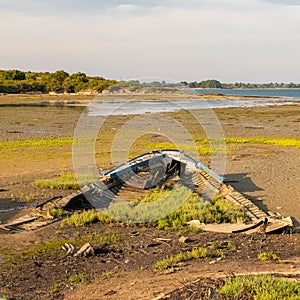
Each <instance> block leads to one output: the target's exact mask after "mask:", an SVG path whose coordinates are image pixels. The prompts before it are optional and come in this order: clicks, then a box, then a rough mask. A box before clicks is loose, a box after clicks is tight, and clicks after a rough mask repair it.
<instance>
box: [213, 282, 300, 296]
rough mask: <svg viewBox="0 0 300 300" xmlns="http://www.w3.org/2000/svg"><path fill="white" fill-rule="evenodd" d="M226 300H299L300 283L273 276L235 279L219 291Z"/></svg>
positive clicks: (226, 283)
mask: <svg viewBox="0 0 300 300" xmlns="http://www.w3.org/2000/svg"><path fill="white" fill-rule="evenodd" d="M218 292H219V293H220V294H222V295H224V296H225V297H226V299H254V300H274V299H299V298H300V282H299V281H292V280H288V279H279V278H276V277H273V276H250V277H240V276H239V277H234V278H230V279H226V280H225V285H224V286H223V287H222V288H220V289H219V291H218Z"/></svg>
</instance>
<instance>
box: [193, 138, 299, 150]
mask: <svg viewBox="0 0 300 300" xmlns="http://www.w3.org/2000/svg"><path fill="white" fill-rule="evenodd" d="M194 141H195V142H197V143H201V144H209V143H212V144H217V143H218V140H211V141H210V140H208V139H205V138H197V139H195V140H194ZM222 142H225V143H226V144H266V145H274V146H283V147H296V148H300V139H292V138H290V139H285V138H264V137H254V138H225V139H224V141H223V140H222Z"/></svg>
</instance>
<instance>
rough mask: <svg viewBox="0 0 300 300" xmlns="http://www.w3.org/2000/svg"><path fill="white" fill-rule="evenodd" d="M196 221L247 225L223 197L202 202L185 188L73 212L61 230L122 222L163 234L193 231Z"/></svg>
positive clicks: (232, 205) (154, 192)
mask: <svg viewBox="0 0 300 300" xmlns="http://www.w3.org/2000/svg"><path fill="white" fill-rule="evenodd" d="M194 219H197V220H199V221H200V222H202V223H245V222H247V221H249V218H248V216H247V215H246V214H245V212H244V211H243V209H242V208H241V207H240V206H237V205H235V204H233V203H231V202H229V201H228V200H226V199H223V198H222V197H214V198H213V199H212V201H211V202H208V201H204V200H203V199H202V198H201V197H200V196H199V195H198V194H197V193H191V191H190V190H189V189H187V188H185V187H177V188H169V189H168V190H166V191H160V189H158V188H156V189H154V190H153V191H152V192H150V193H148V194H147V195H146V196H145V197H144V198H139V199H136V200H134V201H131V202H125V201H124V202H120V203H115V204H112V205H110V207H109V208H108V209H107V210H106V211H101V212H100V211H94V210H88V211H83V212H76V213H74V214H73V215H71V216H70V217H68V218H65V219H64V220H63V221H62V223H61V226H62V227H64V226H65V225H69V226H75V227H81V226H87V225H90V224H93V223H96V222H106V223H113V222H119V221H123V222H126V223H127V224H129V225H132V224H134V223H149V224H150V225H151V226H154V227H157V228H158V229H163V230H170V229H171V230H186V229H190V230H193V227H187V226H186V223H187V222H188V221H191V220H194Z"/></svg>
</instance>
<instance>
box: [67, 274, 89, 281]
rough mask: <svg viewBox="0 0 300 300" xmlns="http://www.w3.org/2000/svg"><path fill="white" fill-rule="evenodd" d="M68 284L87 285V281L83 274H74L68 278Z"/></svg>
mask: <svg viewBox="0 0 300 300" xmlns="http://www.w3.org/2000/svg"><path fill="white" fill-rule="evenodd" d="M69 282H70V283H89V280H88V279H87V277H86V276H85V275H84V274H75V275H72V276H70V277H69Z"/></svg>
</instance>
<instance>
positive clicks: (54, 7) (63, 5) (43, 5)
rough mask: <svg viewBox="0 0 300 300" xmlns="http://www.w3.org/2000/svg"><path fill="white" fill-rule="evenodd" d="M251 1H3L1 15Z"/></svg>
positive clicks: (227, 5) (145, 11) (144, 10)
mask: <svg viewBox="0 0 300 300" xmlns="http://www.w3.org/2000/svg"><path fill="white" fill-rule="evenodd" d="M247 2H250V0H244V1H243V2H242V4H241V1H240V0H225V1H224V0H186V1H181V0H161V1H159V0H151V1H149V0H109V1H107V0H85V1H82V0H51V1H49V0H0V12H1V11H2V12H3V11H4V12H17V13H22V14H27V15H47V16H53V15H55V16H61V15H72V14H102V15H103V14H109V15H111V14H118V13H123V14H126V13H128V14H136V15H150V14H156V13H161V12H162V11H171V10H174V9H183V10H193V9H203V8H208V7H212V8H214V9H222V8H223V9H231V8H233V7H235V8H236V7H242V6H244V5H245V3H247Z"/></svg>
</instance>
